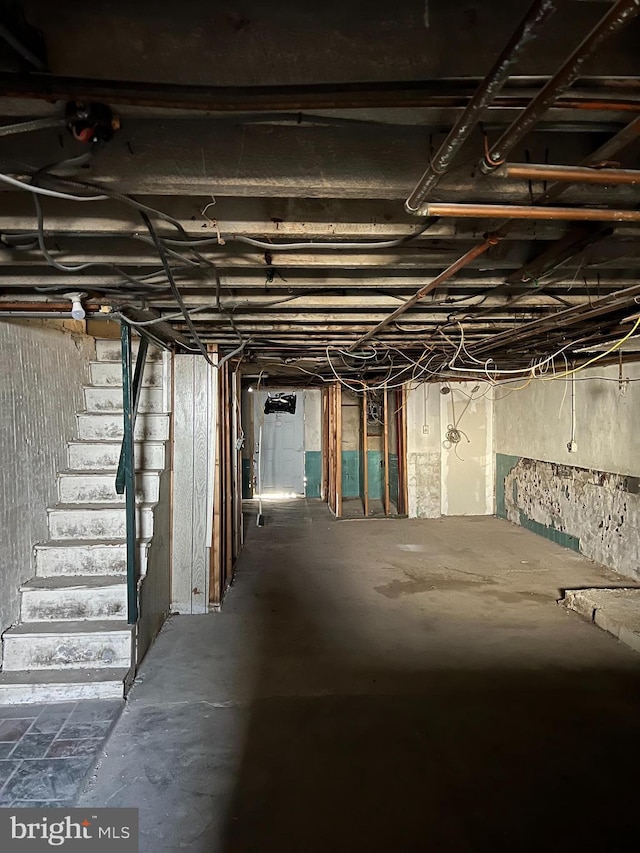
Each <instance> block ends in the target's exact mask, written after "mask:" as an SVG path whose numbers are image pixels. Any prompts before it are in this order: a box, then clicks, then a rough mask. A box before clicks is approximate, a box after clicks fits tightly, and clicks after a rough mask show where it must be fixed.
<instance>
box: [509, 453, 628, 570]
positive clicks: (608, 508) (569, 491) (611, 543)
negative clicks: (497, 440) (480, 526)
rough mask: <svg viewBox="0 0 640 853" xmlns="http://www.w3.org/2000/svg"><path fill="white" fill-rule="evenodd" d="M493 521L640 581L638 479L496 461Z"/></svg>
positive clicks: (567, 467)
mask: <svg viewBox="0 0 640 853" xmlns="http://www.w3.org/2000/svg"><path fill="white" fill-rule="evenodd" d="M496 472H497V475H496V507H497V515H499V516H501V517H502V518H507V519H508V520H509V521H512V522H514V523H515V524H520V525H522V526H523V527H526V528H528V529H529V530H532V531H533V532H535V533H538V534H540V535H542V536H545V537H546V538H548V539H551V540H553V541H554V542H558V544H560V545H563V546H565V547H568V548H572V549H573V550H575V551H579V552H580V553H582V554H584V555H585V556H586V557H589V558H591V559H592V560H595V561H596V562H598V563H602V564H604V565H605V566H609V567H611V568H612V569H615V570H616V571H619V572H620V573H621V574H623V575H626V576H628V577H631V578H635V579H636V580H640V537H639V536H638V529H639V528H640V494H639V492H640V478H638V477H632V476H629V475H624V474H612V473H608V472H605V471H597V470H594V469H590V468H578V467H574V466H570V465H560V464H557V463H554V462H542V461H540V460H536V459H528V458H526V457H513V456H510V457H509V456H503V455H502V454H497V458H496Z"/></svg>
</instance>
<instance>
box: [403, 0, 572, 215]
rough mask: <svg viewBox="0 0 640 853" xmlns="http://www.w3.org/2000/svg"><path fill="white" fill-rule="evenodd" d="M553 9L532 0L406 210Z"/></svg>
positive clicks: (414, 205)
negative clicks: (531, 3)
mask: <svg viewBox="0 0 640 853" xmlns="http://www.w3.org/2000/svg"><path fill="white" fill-rule="evenodd" d="M555 10H556V3H555V2H554V0H535V2H534V3H533V5H532V6H531V8H530V9H529V11H528V12H527V14H526V15H525V17H524V18H523V20H522V21H521V22H520V26H519V27H518V28H517V30H516V31H515V32H514V34H513V36H512V37H511V39H510V40H509V43H508V44H507V46H506V47H505V49H504V50H503V51H502V53H501V54H500V56H499V58H498V59H497V61H496V62H495V64H494V66H493V68H492V69H491V71H490V72H489V73H488V74H487V76H486V77H485V78H484V80H483V81H482V83H480V85H479V86H478V88H477V89H476V92H475V94H474V95H473V97H472V98H471V100H470V101H469V103H468V104H467V106H466V107H465V109H464V111H463V113H462V115H461V116H460V118H459V119H458V120H457V122H456V123H455V125H454V126H453V128H452V129H451V131H450V132H449V134H448V135H447V138H446V139H445V140H444V142H443V143H442V145H441V146H440V148H439V149H438V151H437V153H436V154H435V156H434V157H433V158H432V160H431V162H430V163H429V166H428V167H427V170H426V171H425V173H424V174H423V176H422V177H421V178H420V180H419V181H418V183H417V185H416V187H415V189H414V190H413V192H412V193H411V195H410V196H409V198H408V199H407V200H406V202H405V209H406V210H407V211H408V212H409V213H417V212H418V210H419V207H420V204H421V203H422V202H423V201H424V200H425V198H426V197H427V194H428V193H429V191H430V190H432V189H433V188H434V187H435V186H436V184H437V183H438V181H439V180H440V178H441V177H442V175H443V174H444V173H445V172H446V171H447V170H448V168H449V167H450V165H451V163H452V162H453V159H454V157H455V156H456V154H457V153H458V151H459V150H460V148H461V147H462V145H463V143H464V141H465V140H466V139H467V137H468V136H469V134H470V133H471V131H472V130H473V128H474V127H475V126H476V124H477V123H478V120H479V119H480V118H481V116H482V114H483V112H484V110H485V109H486V107H487V106H488V105H489V104H490V103H491V101H492V100H493V99H494V97H495V96H496V95H497V94H498V92H499V91H500V90H501V89H502V87H503V86H504V84H505V83H506V81H507V79H508V78H509V72H510V70H511V68H512V66H513V65H514V64H515V63H516V62H517V61H518V59H519V58H520V56H521V55H522V53H523V52H524V50H525V48H526V47H527V46H528V45H529V44H530V43H531V42H532V41H534V40H535V38H536V37H537V35H538V33H539V32H540V30H541V29H542V27H543V26H544V24H545V23H546V21H547V20H548V19H549V18H550V17H551V15H552V14H553V13H554V12H555Z"/></svg>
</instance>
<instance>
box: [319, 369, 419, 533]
mask: <svg viewBox="0 0 640 853" xmlns="http://www.w3.org/2000/svg"><path fill="white" fill-rule="evenodd" d="M323 415H324V417H323V434H324V446H325V448H326V450H327V452H326V454H325V457H324V472H323V473H324V476H323V481H324V483H325V489H324V494H326V499H327V502H328V504H329V507H330V508H331V510H332V512H333V513H334V515H335V516H336V518H388V517H393V516H406V514H407V506H408V497H407V474H406V434H407V427H406V392H405V390H404V389H391V390H389V389H382V390H377V389H370V388H366V387H365V388H363V390H362V391H360V392H357V393H356V392H354V391H351V390H348V389H344V388H343V387H342V385H340V384H339V383H335V384H334V385H332V386H330V387H329V389H328V390H327V391H326V392H325V398H324V403H323Z"/></svg>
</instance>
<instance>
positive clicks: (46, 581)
mask: <svg viewBox="0 0 640 853" xmlns="http://www.w3.org/2000/svg"><path fill="white" fill-rule="evenodd" d="M20 593H21V601H20V620H21V621H22V622H41V621H45V620H53V621H63V620H74V621H77V620H79V619H103V620H105V619H126V617H127V582H126V578H125V576H124V575H116V576H113V575H111V576H104V575H103V576H99V575H98V576H95V575H94V576H91V575H89V576H86V577H82V576H77V575H76V576H67V577H54V578H39V577H35V578H31V580H29V581H27V583H25V584H23V585H22V586H21V587H20Z"/></svg>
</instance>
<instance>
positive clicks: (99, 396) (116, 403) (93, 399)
mask: <svg viewBox="0 0 640 853" xmlns="http://www.w3.org/2000/svg"><path fill="white" fill-rule="evenodd" d="M163 401H164V395H163V391H162V388H141V389H140V400H139V401H138V411H139V412H154V413H156V414H161V413H162V412H163V411H164V406H163ZM84 404H85V408H86V410H87V412H122V388H95V387H94V386H93V385H87V386H86V387H85V389H84Z"/></svg>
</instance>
